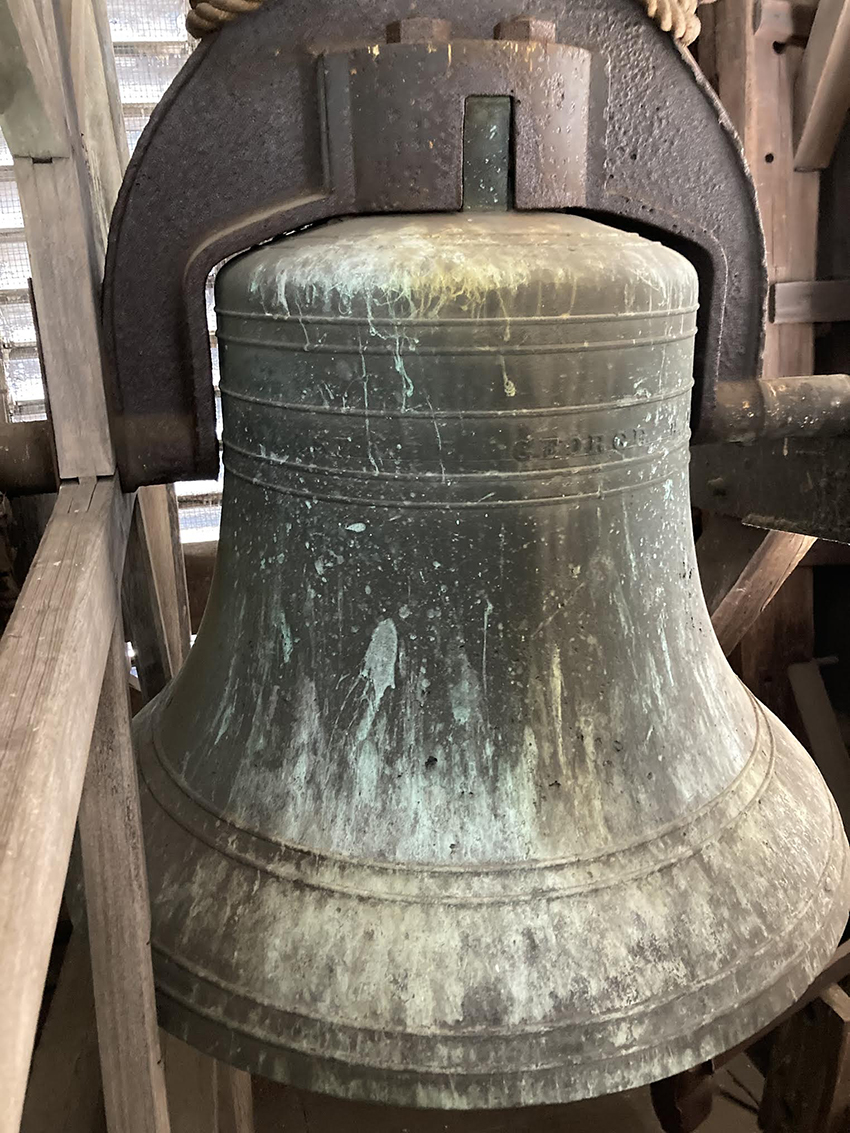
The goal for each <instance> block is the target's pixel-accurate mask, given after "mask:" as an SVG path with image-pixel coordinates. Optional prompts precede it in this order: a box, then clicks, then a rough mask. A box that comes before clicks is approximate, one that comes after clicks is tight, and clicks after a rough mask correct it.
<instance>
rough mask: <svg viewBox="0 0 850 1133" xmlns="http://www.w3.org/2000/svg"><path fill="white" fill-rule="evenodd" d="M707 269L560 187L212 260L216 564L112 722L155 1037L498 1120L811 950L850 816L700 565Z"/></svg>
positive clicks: (677, 1043)
mask: <svg viewBox="0 0 850 1133" xmlns="http://www.w3.org/2000/svg"><path fill="white" fill-rule="evenodd" d="M696 292H697V285H696V275H695V272H694V271H693V269H692V268H691V266H690V265H689V263H688V262H687V261H686V260H685V259H683V258H682V257H681V256H679V255H678V254H677V253H675V252H673V251H671V250H669V249H667V248H665V247H663V246H661V245H659V244H656V243H652V242H650V241H648V240H645V239H642V238H640V237H637V236H635V235H630V234H626V233H623V232H620V231H616V230H613V229H610V228H607V227H604V226H603V225H600V224H598V223H595V222H592V221H590V220H587V219H583V218H580V217H577V216H569V215H564V214H555V213H548V214H547V213H535V214H521V213H515V212H508V213H502V214H492V215H486V214H481V213H478V214H475V213H469V214H444V215H424V214H423V215H419V216H416V217H412V216H385V217H375V218H363V219H356V220H345V221H341V222H335V223H332V224H328V225H326V226H324V227H320V228H314V229H312V230H310V231H306V232H303V233H301V234H299V235H296V236H292V237H289V238H286V239H283V240H280V241H277V242H275V243H272V244H269V245H266V246H264V247H263V248H260V249H257V250H254V251H251V252H248V253H246V254H244V255H242V256H240V257H238V258H237V259H235V260H233V261H232V262H230V263H229V264H228V265H226V267H225V268H224V269H223V270H222V271H221V272H220V274H219V276H218V281H217V288H216V301H217V311H218V336H219V343H220V349H221V355H222V392H223V411H224V460H225V468H226V473H225V486H224V501H223V511H222V527H221V544H220V549H219V557H218V562H217V566H216V574H215V580H214V583H213V590H212V594H211V598H210V602H209V606H208V609H207V613H206V615H205V618H204V621H203V624H202V626H201V630H200V633H199V635H198V639H197V642H196V644H195V646H194V648H193V650H192V653H191V655H190V657H189V660H188V661H187V663H186V665H185V667H184V668H183V670H182V671H181V673H180V674H179V675H178V676H177V678H176V679H175V680H174V681H173V683H172V684H171V686H170V687H169V688H168V689H166V690H165V692H164V693H163V694H162V695H161V696H160V697H158V698H157V699H156V700H155V701H154V702H153V703H152V704H151V705H150V706H149V707H148V708H147V709H146V710H145V711H144V712H143V713H142V714H141V715H140V716H139V717H138V718H137V725H136V726H137V742H138V745H139V750H140V766H141V773H142V781H143V808H144V818H145V825H146V838H147V846H148V863H149V870H150V887H151V896H152V902H153V948H154V963H155V970H156V978H157V984H158V989H159V996H160V1006H161V1010H162V1015H163V1020H164V1023H165V1025H166V1026H167V1027H168V1028H169V1029H171V1030H173V1031H174V1032H175V1033H177V1034H178V1035H180V1036H182V1037H184V1038H186V1039H188V1040H189V1041H191V1042H193V1043H195V1044H197V1045H198V1046H200V1047H202V1048H203V1049H206V1050H208V1051H209V1052H210V1053H212V1054H215V1055H216V1056H218V1057H221V1058H224V1059H227V1060H229V1061H232V1062H234V1063H236V1064H237V1065H241V1066H243V1067H245V1068H248V1069H251V1070H253V1071H256V1072H258V1073H260V1074H263V1075H266V1076H268V1077H274V1078H278V1079H280V1080H282V1081H285V1082H291V1083H294V1084H296V1085H298V1086H300V1087H303V1088H305V1089H311V1090H317V1091H321V1092H326V1093H331V1094H335V1095H338V1096H343V1097H350V1098H356V1099H364V1100H368V1101H378V1102H385V1103H392V1104H395V1105H405V1106H420V1107H436V1108H461V1109H467V1108H498V1107H504V1108H507V1107H515V1106H524V1105H540V1104H549V1103H559V1102H566V1101H570V1100H573V1099H577V1098H582V1097H588V1096H592V1095H597V1094H601V1093H607V1092H613V1091H617V1090H622V1089H625V1088H627V1087H630V1086H634V1085H638V1084H641V1083H645V1082H649V1081H652V1080H655V1079H659V1078H662V1077H664V1076H667V1075H670V1074H672V1073H675V1072H677V1071H680V1070H683V1069H685V1068H687V1067H690V1066H693V1065H696V1064H697V1063H700V1062H702V1061H704V1060H706V1059H707V1058H709V1057H711V1056H712V1055H713V1054H715V1053H717V1052H719V1051H722V1050H724V1049H726V1048H728V1047H730V1046H732V1045H734V1044H736V1043H738V1042H739V1041H741V1040H743V1039H744V1038H746V1037H747V1036H749V1035H751V1034H752V1033H754V1032H755V1031H757V1030H758V1029H759V1028H761V1027H762V1026H764V1025H765V1024H767V1023H768V1022H769V1021H770V1020H771V1019H772V1018H774V1017H775V1016H776V1015H777V1014H778V1013H780V1012H781V1011H782V1010H784V1009H785V1008H786V1007H788V1006H789V1005H790V1004H791V1003H792V1002H793V1001H794V1000H795V999H796V998H797V997H798V996H799V995H800V994H801V992H802V991H803V990H804V989H805V987H806V986H807V985H808V983H809V982H810V981H811V979H812V978H813V976H814V975H815V974H816V973H817V972H818V971H819V970H820V968H821V967H822V965H823V964H824V962H825V961H826V959H827V958H828V956H829V955H830V954H831V951H832V949H833V947H834V945H835V943H836V941H837V939H838V937H839V934H840V932H841V929H842V927H843V925H844V922H845V917H846V912H847V908H848V904H850V892H848V876H847V844H846V841H845V837H844V833H843V830H842V826H841V823H840V820H839V818H838V816H837V813H836V808H835V805H834V803H833V801H832V799H831V797H830V795H829V793H828V792H827V789H826V787H825V786H824V783H823V781H822V780H821V778H820V775H819V773H818V772H817V770H816V769H815V767H814V765H813V763H812V761H811V760H810V759H809V757H808V755H807V754H806V753H805V752H804V750H803V749H802V748H801V746H800V745H799V744H798V743H797V741H796V740H795V739H794V738H793V737H792V736H791V735H790V733H789V732H788V731H787V730H786V728H785V727H784V726H783V725H782V724H780V723H779V722H778V721H777V720H776V719H775V718H774V717H773V716H772V715H771V714H770V713H769V712H768V711H767V710H766V709H765V708H763V707H762V706H761V705H760V704H759V703H758V702H757V701H756V700H755V699H754V698H753V697H752V696H751V695H750V693H749V692H748V691H747V690H746V689H745V688H744V686H743V685H742V684H741V683H740V682H739V681H738V680H737V678H736V677H735V676H734V674H733V673H732V671H731V670H730V669H729V667H728V665H727V663H726V661H725V659H724V657H723V655H722V653H721V651H720V649H719V647H718V645H717V642H716V639H715V637H714V635H713V633H712V629H711V624H710V621H709V618H708V614H707V612H706V608H705V604H704V602H703V599H702V595H701V592H700V588H699V580H698V578H697V574H696V567H695V560H694V549H693V539H692V534H691V530H690V512H689V504H688V486H687V475H686V473H687V455H688V436H689V434H688V417H689V405H690V387H691V371H692V357H693V341H694V331H695V325H696V324H695V319H696V302H697V294H696Z"/></svg>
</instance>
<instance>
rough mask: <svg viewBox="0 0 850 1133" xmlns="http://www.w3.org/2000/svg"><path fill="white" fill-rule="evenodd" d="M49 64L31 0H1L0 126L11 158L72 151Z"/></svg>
mask: <svg viewBox="0 0 850 1133" xmlns="http://www.w3.org/2000/svg"><path fill="white" fill-rule="evenodd" d="M52 67H53V63H52V59H51V53H50V50H49V47H48V42H47V39H46V37H45V34H44V28H43V26H42V24H41V21H40V19H39V14H38V9H37V6H36V3H35V0H0V87H2V91H3V96H2V100H0V129H2V131H3V136H4V138H5V140H6V144H7V145H8V147H9V149H10V150H11V151H12V155H13V156H14V157H21V158H35V159H36V160H38V161H50V160H51V159H52V158H60V157H68V156H69V154H70V152H71V148H70V144H69V140H68V127H67V123H66V121H65V118H64V111H63V106H62V100H61V98H58V97H57V94H56V82H55V75H54V73H53V70H52Z"/></svg>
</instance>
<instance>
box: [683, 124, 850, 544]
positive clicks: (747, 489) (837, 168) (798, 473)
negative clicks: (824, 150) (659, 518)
mask: <svg viewBox="0 0 850 1133" xmlns="http://www.w3.org/2000/svg"><path fill="white" fill-rule="evenodd" d="M848 185H850V122H848V123H847V124H846V125H845V128H844V130H843V132H842V134H841V137H840V139H839V142H838V146H837V148H836V152H835V156H834V158H833V161H832V163H831V165H830V166H829V167H828V168H827V169H825V170H824V171H823V173H822V174H821V187H820V210H819V216H818V277H819V278H820V279H822V280H829V279H839V280H840V279H847V278H850V210H848V208H847V189H848ZM815 365H816V367H817V369H818V370H819V371H820V372H821V373H823V374H829V373H832V372H834V373H850V334H848V328H847V324H846V323H835V324H834V325H833V326H831V327H821V328H819V332H818V335H817V337H816V339H815ZM691 490H692V493H693V499H694V503H695V504H696V506H697V507H704V508H710V509H711V510H714V511H721V512H723V513H725V514H726V515H734V516H738V517H739V518H741V519H744V520H745V521H746V522H748V523H755V524H758V525H760V526H764V527H776V528H779V529H781V530H785V531H798V532H801V533H802V534H804V535H816V536H817V537H818V538H821V539H833V540H836V541H838V542H842V543H850V439H848V438H825V439H818V438H804V439H795V438H789V439H787V440H784V441H757V442H756V443H753V444H747V445H741V444H730V445H723V444H716V445H714V444H713V445H701V446H698V447H695V448H694V449H693V452H692V463H691Z"/></svg>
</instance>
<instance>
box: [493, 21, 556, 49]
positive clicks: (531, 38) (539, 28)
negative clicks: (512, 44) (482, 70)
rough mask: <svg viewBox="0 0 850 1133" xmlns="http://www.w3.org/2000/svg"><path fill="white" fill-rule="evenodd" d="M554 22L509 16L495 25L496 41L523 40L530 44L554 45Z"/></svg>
mask: <svg viewBox="0 0 850 1133" xmlns="http://www.w3.org/2000/svg"><path fill="white" fill-rule="evenodd" d="M555 34H556V33H555V21H554V20H539V19H537V17H536V16H511V18H510V19H509V20H502V22H501V23H499V24H496V30H495V32H494V35H495V38H496V39H514V40H525V41H526V42H532V43H554V42H555Z"/></svg>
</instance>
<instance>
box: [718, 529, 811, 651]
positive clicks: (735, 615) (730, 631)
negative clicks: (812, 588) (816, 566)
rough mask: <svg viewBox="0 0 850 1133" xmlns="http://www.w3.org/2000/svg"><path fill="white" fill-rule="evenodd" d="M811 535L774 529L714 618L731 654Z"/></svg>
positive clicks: (793, 564) (722, 644) (775, 591)
mask: <svg viewBox="0 0 850 1133" xmlns="http://www.w3.org/2000/svg"><path fill="white" fill-rule="evenodd" d="M814 541H815V540H814V539H813V538H812V536H811V535H791V534H789V533H788V532H786V531H771V532H769V533H768V535H767V537H766V538H765V539H764V540H763V541H762V543H761V546H760V547H759V548H758V550H757V551H756V552H755V554H754V555H753V557H752V558H751V559H750V561H749V562H748V563H747V565H746V567H745V568H744V570H743V571H742V572H741V575H740V577H739V579H738V581H737V582H736V583H735V585H734V586H733V587H732V589H731V590H730V591H729V593H728V594H727V595H726V597H725V598H724V599H723V601H722V602H721V603H720V605H719V606H718V607H717V609H716V610H715V611H714V614H713V615H712V618H711V624H712V625H713V626H714V632H715V633H716V634H717V640H718V641H719V642H720V646H721V648H722V649H723V652H724V653H725V654H726V656H727V657H728V656H729V654H730V653H731V652H732V650H733V649H734V648H735V646H736V645H738V644H739V642H740V641H741V639H742V638H743V637H744V635H745V634H746V633H747V631H748V630H749V629H751V628H752V626H754V625H755V623H756V621H757V620H758V618H759V616H760V615H761V613H762V612H763V611H764V610H765V609H766V607H767V606H768V604H769V603H770V601H771V600H772V599H773V598H774V596H775V595H776V594H777V593H778V591H779V589H780V588H781V586H782V585H783V583H784V582H785V580H786V579H787V578H788V576H789V575H790V574H791V572H792V571H793V570H794V568H795V567H796V566H797V564H798V563H799V562H800V560H801V559H802V557H803V555H805V553H806V552H807V551H808V549H809V547H811V545H812V544H813V543H814Z"/></svg>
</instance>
